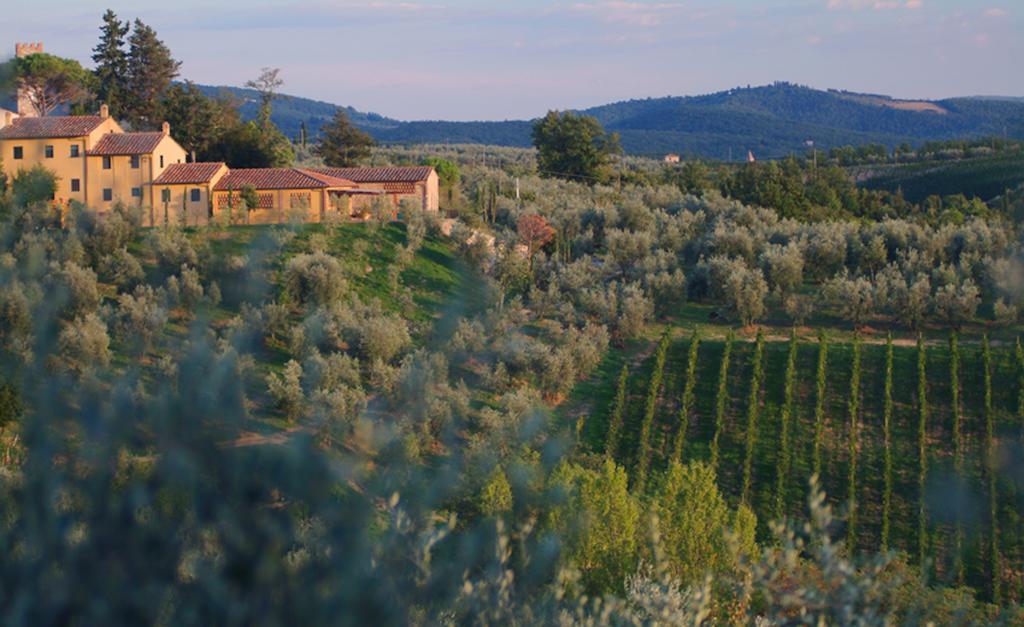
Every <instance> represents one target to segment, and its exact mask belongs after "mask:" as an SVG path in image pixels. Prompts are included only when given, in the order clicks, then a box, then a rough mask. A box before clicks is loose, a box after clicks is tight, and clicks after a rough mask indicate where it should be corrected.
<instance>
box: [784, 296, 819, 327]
mask: <svg viewBox="0 0 1024 627" xmlns="http://www.w3.org/2000/svg"><path fill="white" fill-rule="evenodd" d="M783 308H784V309H785V310H786V315H787V316H789V317H790V319H792V320H793V324H795V325H796V326H802V325H803V324H804V322H806V321H807V319H808V318H810V317H811V316H812V315H814V299H813V298H811V297H809V296H805V295H803V294H789V295H788V296H786V300H785V302H784V303H783Z"/></svg>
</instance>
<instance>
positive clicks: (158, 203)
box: [0, 44, 439, 226]
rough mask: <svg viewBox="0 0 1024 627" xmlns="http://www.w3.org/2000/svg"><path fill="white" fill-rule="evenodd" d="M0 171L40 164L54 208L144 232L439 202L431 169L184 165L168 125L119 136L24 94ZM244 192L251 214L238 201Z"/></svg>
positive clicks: (2, 126)
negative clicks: (91, 213) (111, 214)
mask: <svg viewBox="0 0 1024 627" xmlns="http://www.w3.org/2000/svg"><path fill="white" fill-rule="evenodd" d="M42 50H43V46H42V44H18V45H17V47H16V54H17V56H19V57H21V56H26V55H29V54H36V53H39V52H42ZM0 163H2V168H3V172H4V173H5V174H6V175H7V177H8V179H12V178H14V177H16V176H18V174H19V173H20V172H22V171H25V170H29V169H31V168H33V167H36V166H38V165H41V166H43V167H45V168H46V169H47V170H49V171H51V172H52V173H53V174H54V175H55V176H56V178H57V191H56V193H55V194H54V198H53V200H54V203H55V204H56V205H58V206H60V207H62V208H63V207H67V205H68V203H70V202H72V201H75V202H79V203H82V204H84V205H86V206H89V207H92V208H93V209H96V210H97V211H99V212H100V213H103V212H106V211H109V210H110V209H111V208H112V207H113V206H114V205H115V204H123V205H127V206H130V207H138V208H139V209H140V210H141V213H142V220H143V224H144V225H146V226H159V225H170V224H173V225H181V226H185V225H187V226H198V225H203V224H206V223H208V222H209V221H210V220H211V219H214V218H227V219H229V220H231V221H234V222H247V223H251V224H260V223H277V222H284V221H287V220H296V219H301V220H304V221H309V222H319V221H322V220H325V219H353V218H359V217H362V216H365V215H366V214H367V213H368V210H369V208H370V207H373V206H377V207H384V208H390V211H391V213H392V214H393V216H394V217H397V216H398V210H399V208H400V206H401V205H402V203H403V202H414V203H416V204H417V205H418V206H419V207H421V208H422V209H423V210H424V211H435V212H436V211H438V204H439V194H438V176H437V173H436V172H435V171H434V169H433V168H431V167H388V168H314V169H311V168H258V169H230V168H229V167H228V165H227V164H224V163H188V160H187V155H186V153H185V150H184V149H183V148H182V147H181V146H180V145H178V142H176V141H175V140H174V138H173V137H172V136H171V128H170V125H169V124H167V123H166V122H164V124H163V126H162V128H161V129H160V130H159V131H152V132H148V131H147V132H125V130H124V129H123V128H122V127H121V125H120V124H118V123H117V121H116V120H114V119H113V118H111V117H110V115H109V113H108V109H107V106H106V105H102V106H101V107H100V110H99V112H98V114H96V115H63V116H62V115H53V116H40V115H38V112H37V111H36V110H35V108H34V107H33V106H32V105H31V102H30V99H28V98H26V97H25V96H24V94H21V93H19V95H18V111H17V113H15V112H13V111H7V110H3V109H0ZM250 190H251V191H252V192H254V193H255V198H256V203H255V204H256V206H255V207H247V206H246V205H245V204H244V203H243V202H242V194H243V193H244V194H246V195H247V196H248V195H249V192H250ZM240 212H243V213H244V215H242V213H240ZM225 214H227V215H225Z"/></svg>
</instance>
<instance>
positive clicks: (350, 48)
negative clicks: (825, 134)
mask: <svg viewBox="0 0 1024 627" xmlns="http://www.w3.org/2000/svg"><path fill="white" fill-rule="evenodd" d="M12 4H13V6H10V7H6V8H5V9H4V10H3V13H4V19H3V20H2V21H0V42H2V41H6V42H9V44H7V45H8V46H9V48H10V54H13V50H14V43H15V42H16V41H42V42H44V44H45V46H46V51H47V52H51V53H53V54H58V55H61V56H67V57H73V58H76V59H78V60H80V61H82V62H83V64H86V65H87V66H91V61H90V59H89V57H90V55H91V49H92V47H93V46H94V45H95V43H96V39H97V37H98V34H99V26H100V21H101V20H100V17H101V15H102V14H103V12H104V11H105V10H106V9H107V8H111V9H113V10H114V11H115V12H116V13H117V14H118V15H119V16H120V17H121V18H122V19H125V18H132V19H134V18H140V19H141V20H142V21H144V22H146V23H147V24H149V25H150V26H152V27H153V28H154V29H156V31H157V33H158V34H159V36H160V37H161V38H162V39H163V40H164V41H165V43H167V44H168V46H170V48H171V50H172V52H173V54H174V55H175V57H176V58H178V59H179V60H181V61H182V71H181V74H182V77H183V78H188V79H190V80H193V81H195V82H198V83H204V84H214V85H241V84H242V83H244V82H245V81H246V80H247V79H249V78H252V77H255V76H256V75H257V74H258V73H259V71H260V68H262V67H264V66H269V67H278V68H280V69H281V76H282V78H283V79H284V80H285V85H284V87H283V89H282V91H283V92H285V93H290V94H294V95H297V96H303V97H307V98H315V99H318V100H324V101H327V102H332V103H336V104H342V105H349V106H353V107H355V108H357V109H359V110H362V111H372V112H376V113H380V114H382V115H386V116H389V117H393V118H397V119H402V120H427V119H430V120H437V119H440V120H503V119H528V118H533V117H537V116H540V115H543V114H544V113H545V112H546V111H548V110H549V109H581V108H586V107H589V106H595V105H600V104H606V103H609V102H615V101H619V100H628V99H633V98H647V97H659V96H669V95H671V96H685V95H696V94H703V93H710V92H714V91H719V90H723V89H729V88H732V87H737V86H746V85H762V84H767V83H771V82H773V81H789V82H794V83H800V84H804V85H809V86H811V87H816V88H822V89H824V88H836V89H847V90H851V91H862V92H869V93H879V94H886V95H892V96H896V97H901V98H933V99H935V98H945V97H951V96H966V95H1003V96H1024V80H1021V79H1022V77H1024V70H1022V69H1021V62H1022V61H1024V2H1021V0H683V1H675V0H651V1H642V0H635V1H622V0H611V1H601V0H584V1H573V0H568V1H566V2H541V1H538V0H507V1H505V2H491V1H480V0H477V1H471V0H422V1H420V0H409V1H398V0H352V1H344V0H292V1H278V2H269V1H266V0H217V1H216V2H211V1H210V0H172V1H170V2H168V1H166V0H165V1H163V2H152V1H150V0H133V1H132V2H125V1H124V0H103V1H96V0H46V1H45V2H18V3H12ZM211 5H212V6H211Z"/></svg>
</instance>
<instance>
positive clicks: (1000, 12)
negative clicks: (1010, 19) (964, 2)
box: [983, 7, 1010, 17]
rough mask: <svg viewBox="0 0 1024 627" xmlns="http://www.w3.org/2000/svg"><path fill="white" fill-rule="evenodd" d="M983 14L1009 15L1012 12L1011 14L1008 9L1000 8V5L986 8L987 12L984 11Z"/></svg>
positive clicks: (988, 15)
mask: <svg viewBox="0 0 1024 627" xmlns="http://www.w3.org/2000/svg"><path fill="white" fill-rule="evenodd" d="M983 15H984V16H985V17H1006V16H1008V15H1010V14H1009V12H1007V11H1006V9H1000V8H999V7H992V8H991V9H985V12H984V13H983Z"/></svg>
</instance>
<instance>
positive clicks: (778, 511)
mask: <svg viewBox="0 0 1024 627" xmlns="http://www.w3.org/2000/svg"><path fill="white" fill-rule="evenodd" d="M796 353H797V338H796V329H793V330H792V331H791V332H790V335H789V354H788V355H787V356H786V383H785V388H784V390H783V401H782V417H781V418H782V420H781V422H782V424H781V427H780V428H781V430H782V434H781V443H780V447H781V449H782V450H781V452H780V453H779V463H778V464H777V468H776V471H777V473H778V474H777V475H776V479H775V520H780V519H782V517H783V515H785V513H786V512H785V507H786V478H787V477H788V475H789V467H790V451H789V447H790V443H789V429H790V426H789V423H790V421H791V419H792V415H793V395H794V393H795V390H796V356H797V355H796Z"/></svg>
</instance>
